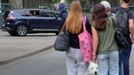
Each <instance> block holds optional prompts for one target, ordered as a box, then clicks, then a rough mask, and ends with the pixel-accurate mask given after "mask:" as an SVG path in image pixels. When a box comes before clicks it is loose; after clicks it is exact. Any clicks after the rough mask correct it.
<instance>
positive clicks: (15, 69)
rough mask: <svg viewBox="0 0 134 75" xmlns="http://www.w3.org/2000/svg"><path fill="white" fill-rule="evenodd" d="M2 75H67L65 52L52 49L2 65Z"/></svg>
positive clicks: (0, 74)
mask: <svg viewBox="0 0 134 75" xmlns="http://www.w3.org/2000/svg"><path fill="white" fill-rule="evenodd" d="M0 75H66V67H65V60H64V53H63V52H57V51H54V50H53V49H52V50H49V51H46V52H43V53H41V54H38V55H35V56H33V57H29V58H26V59H23V60H20V61H17V62H14V63H11V64H8V65H4V66H1V67H0Z"/></svg>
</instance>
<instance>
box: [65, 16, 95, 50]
mask: <svg viewBox="0 0 134 75" xmlns="http://www.w3.org/2000/svg"><path fill="white" fill-rule="evenodd" d="M82 24H83V23H82ZM86 29H87V31H88V32H89V33H90V34H92V31H91V25H90V23H89V19H88V18H87V17H86ZM82 32H83V25H82V28H81V31H80V33H82ZM68 33H69V32H68ZM80 33H78V34H71V33H69V39H70V47H73V48H80V47H79V38H78V35H79V34H80Z"/></svg>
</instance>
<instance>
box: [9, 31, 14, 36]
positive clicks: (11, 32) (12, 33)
mask: <svg viewBox="0 0 134 75" xmlns="http://www.w3.org/2000/svg"><path fill="white" fill-rule="evenodd" d="M8 33H9V34H10V35H11V36H16V32H13V31H8Z"/></svg>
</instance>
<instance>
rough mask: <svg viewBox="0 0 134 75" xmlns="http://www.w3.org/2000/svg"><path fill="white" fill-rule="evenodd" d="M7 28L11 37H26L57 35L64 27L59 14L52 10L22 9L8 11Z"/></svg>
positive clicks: (5, 17) (6, 14) (5, 21)
mask: <svg viewBox="0 0 134 75" xmlns="http://www.w3.org/2000/svg"><path fill="white" fill-rule="evenodd" d="M3 18H4V24H3V28H5V29H6V30H7V31H8V33H9V34H10V35H11V36H26V35H27V33H38V32H39V33H41V32H46V33H50V32H51V33H56V34H58V33H59V31H60V28H61V27H62V25H63V23H64V22H63V20H62V19H61V18H60V17H59V14H58V13H57V12H55V11H52V10H50V9H21V10H11V11H6V12H5V14H4V17H3Z"/></svg>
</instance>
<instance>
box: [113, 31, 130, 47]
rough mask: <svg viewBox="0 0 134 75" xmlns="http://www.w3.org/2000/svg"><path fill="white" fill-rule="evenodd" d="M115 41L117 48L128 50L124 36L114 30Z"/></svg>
mask: <svg viewBox="0 0 134 75" xmlns="http://www.w3.org/2000/svg"><path fill="white" fill-rule="evenodd" d="M115 40H116V42H117V45H118V46H119V48H128V46H129V44H128V41H127V39H126V38H125V36H124V35H123V34H122V33H121V31H120V30H118V29H117V30H115Z"/></svg>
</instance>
